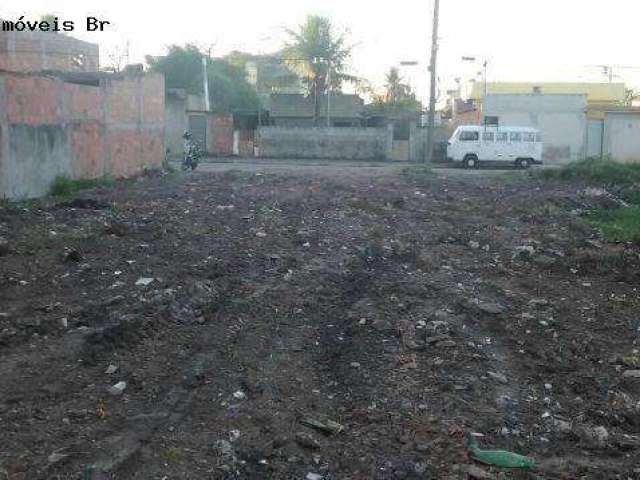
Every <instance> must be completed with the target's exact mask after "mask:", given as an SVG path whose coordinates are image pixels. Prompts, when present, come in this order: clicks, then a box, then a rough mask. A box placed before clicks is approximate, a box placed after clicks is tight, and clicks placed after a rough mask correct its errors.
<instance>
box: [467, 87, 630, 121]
mask: <svg viewBox="0 0 640 480" xmlns="http://www.w3.org/2000/svg"><path fill="white" fill-rule="evenodd" d="M486 91H487V93H488V94H527V93H529V94H530V93H541V94H578V95H586V96H587V118H590V119H604V113H605V111H607V110H612V109H619V108H621V107H624V106H625V102H626V87H625V84H624V83H571V82H489V83H488V84H487V85H486ZM484 94H485V85H484V82H473V83H472V84H471V88H470V91H469V94H468V98H470V99H472V100H474V102H477V105H482V103H483V99H484Z"/></svg>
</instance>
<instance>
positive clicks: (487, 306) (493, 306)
mask: <svg viewBox="0 0 640 480" xmlns="http://www.w3.org/2000/svg"><path fill="white" fill-rule="evenodd" d="M460 306H461V307H462V308H464V309H466V310H471V311H475V312H480V313H486V314H488V315H501V314H503V313H505V312H506V311H507V309H506V307H505V306H504V305H502V304H500V303H497V302H488V301H484V300H480V299H478V298H475V299H469V298H465V299H463V300H461V301H460Z"/></svg>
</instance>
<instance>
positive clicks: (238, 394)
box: [233, 390, 247, 400]
mask: <svg viewBox="0 0 640 480" xmlns="http://www.w3.org/2000/svg"><path fill="white" fill-rule="evenodd" d="M233 398H235V399H236V400H245V399H246V398H247V394H246V393H244V392H243V391H242V390H238V391H237V392H234V394H233Z"/></svg>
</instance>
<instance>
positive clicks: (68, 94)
mask: <svg viewBox="0 0 640 480" xmlns="http://www.w3.org/2000/svg"><path fill="white" fill-rule="evenodd" d="M163 159H164V77H163V76H162V75H157V74H154V75H139V76H128V77H121V78H113V79H111V78H109V79H102V80H100V82H99V85H98V86H90V85H78V84H72V83H67V82H64V81H62V80H60V79H58V78H54V77H45V76H41V75H25V74H16V73H2V74H0V197H4V198H28V197H37V196H41V195H44V194H46V193H47V192H48V190H49V188H50V185H51V182H52V181H53V180H54V179H55V177H56V176H57V175H66V176H68V177H71V178H98V177H102V176H110V177H116V178H117V177H128V176H131V175H135V174H137V173H139V172H140V171H142V170H143V169H144V168H158V167H160V166H161V165H162V161H163Z"/></svg>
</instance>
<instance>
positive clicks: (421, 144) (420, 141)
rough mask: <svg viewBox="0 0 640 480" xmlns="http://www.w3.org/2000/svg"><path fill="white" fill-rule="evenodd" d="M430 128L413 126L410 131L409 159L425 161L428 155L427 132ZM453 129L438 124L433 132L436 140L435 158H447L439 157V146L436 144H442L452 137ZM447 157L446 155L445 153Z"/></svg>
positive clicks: (434, 140)
mask: <svg viewBox="0 0 640 480" xmlns="http://www.w3.org/2000/svg"><path fill="white" fill-rule="evenodd" d="M428 131H429V130H428V128H418V127H416V126H415V125H412V126H411V130H410V132H409V160H410V161H412V162H423V161H425V160H426V157H427V133H428ZM451 133H453V132H452V131H451V129H449V128H447V127H446V126H444V125H441V126H438V127H436V128H435V130H434V132H433V142H434V156H435V158H434V160H437V161H443V160H445V159H446V158H438V155H437V154H438V152H439V150H438V146H437V145H436V144H442V142H446V141H447V140H449V137H451ZM445 157H446V155H445Z"/></svg>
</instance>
